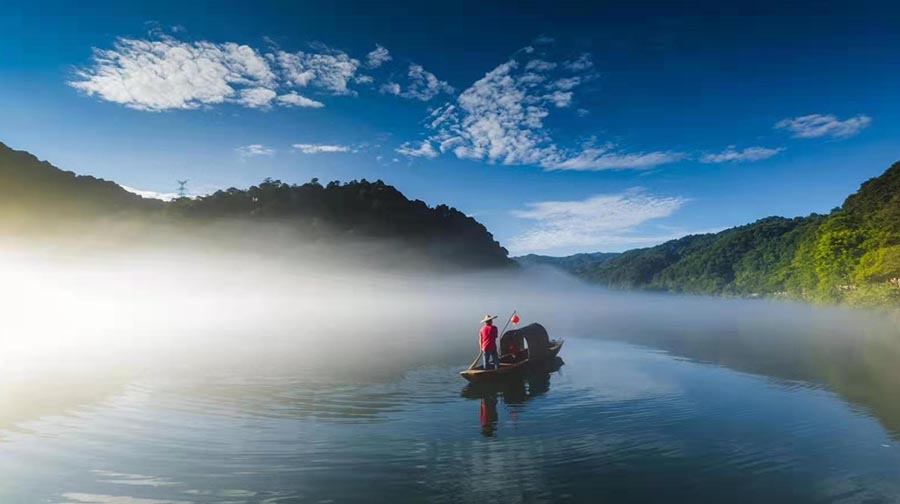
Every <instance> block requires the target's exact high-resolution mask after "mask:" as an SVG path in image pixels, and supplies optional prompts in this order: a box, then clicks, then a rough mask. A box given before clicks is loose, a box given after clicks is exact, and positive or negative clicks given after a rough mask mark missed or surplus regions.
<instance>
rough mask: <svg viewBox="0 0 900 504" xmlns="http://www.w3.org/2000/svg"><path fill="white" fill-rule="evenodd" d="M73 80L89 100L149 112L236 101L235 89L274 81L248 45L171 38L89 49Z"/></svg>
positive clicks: (264, 61) (272, 75)
mask: <svg viewBox="0 0 900 504" xmlns="http://www.w3.org/2000/svg"><path fill="white" fill-rule="evenodd" d="M77 76H78V78H77V79H76V80H73V81H71V82H69V83H68V84H69V85H70V86H72V87H74V88H76V89H79V90H81V91H83V92H85V93H87V94H88V95H90V96H97V97H99V98H101V99H103V100H106V101H110V102H114V103H119V104H122V105H125V106H126V107H130V108H134V109H138V110H149V111H155V112H156V111H162V110H168V109H195V108H198V107H201V106H207V105H214V104H220V103H224V102H227V101H232V102H238V103H241V98H236V97H237V96H238V94H239V91H238V89H239V88H240V89H244V88H250V89H254V88H255V89H258V88H266V87H271V86H273V85H274V82H275V80H276V76H275V74H274V73H273V72H272V69H271V68H270V67H269V64H268V62H267V61H266V59H265V58H264V57H262V55H260V54H259V53H258V52H257V51H256V50H254V49H253V48H251V47H248V46H245V45H238V44H235V43H231V42H229V43H224V44H215V43H212V42H203V41H201V42H192V43H188V42H181V41H178V40H176V39H174V38H171V37H161V38H160V39H159V40H136V39H127V38H120V39H118V40H117V41H116V42H115V44H114V47H113V49H109V50H100V49H95V50H94V55H93V64H92V65H91V66H90V67H88V68H85V69H81V70H80V71H79V72H78V74H77ZM253 103H256V102H253Z"/></svg>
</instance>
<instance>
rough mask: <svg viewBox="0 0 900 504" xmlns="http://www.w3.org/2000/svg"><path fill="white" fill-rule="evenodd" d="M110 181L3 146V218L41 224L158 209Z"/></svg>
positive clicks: (0, 184)
mask: <svg viewBox="0 0 900 504" xmlns="http://www.w3.org/2000/svg"><path fill="white" fill-rule="evenodd" d="M162 206H163V203H162V202H161V201H158V200H150V199H144V198H141V197H140V196H138V195H136V194H133V193H130V192H128V191H126V190H125V189H122V187H121V186H119V185H118V184H116V183H114V182H110V181H108V180H103V179H98V178H94V177H91V176H86V175H76V174H74V173H72V172H68V171H63V170H60V169H59V168H57V167H55V166H53V165H51V164H50V163H48V162H46V161H40V160H38V158H36V157H34V156H33V155H32V154H29V153H28V152H24V151H17V150H13V149H11V148H9V147H7V146H6V145H5V144H3V143H0V219H2V220H3V221H5V222H9V221H10V220H28V221H32V222H34V221H41V220H52V219H77V218H87V217H96V216H98V215H113V214H119V213H122V212H134V211H137V212H144V211H148V210H159V209H161V208H162Z"/></svg>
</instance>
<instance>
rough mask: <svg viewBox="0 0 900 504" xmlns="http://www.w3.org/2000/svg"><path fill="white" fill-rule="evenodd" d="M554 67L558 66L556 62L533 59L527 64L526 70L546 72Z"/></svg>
mask: <svg viewBox="0 0 900 504" xmlns="http://www.w3.org/2000/svg"><path fill="white" fill-rule="evenodd" d="M554 68H556V63H551V62H549V61H544V60H539V59H536V60H531V61H529V62H528V63H527V64H526V65H525V70H534V71H536V72H546V71H548V70H553V69H554Z"/></svg>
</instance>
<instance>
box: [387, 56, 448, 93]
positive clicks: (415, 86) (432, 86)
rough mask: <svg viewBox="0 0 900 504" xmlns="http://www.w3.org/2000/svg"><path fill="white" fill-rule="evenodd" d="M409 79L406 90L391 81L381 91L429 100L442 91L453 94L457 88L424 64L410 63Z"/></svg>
mask: <svg viewBox="0 0 900 504" xmlns="http://www.w3.org/2000/svg"><path fill="white" fill-rule="evenodd" d="M407 77H408V79H409V82H408V85H407V87H406V90H404V89H403V88H402V87H401V86H400V84H397V83H396V82H389V83H387V84H383V85H382V86H381V92H382V93H387V94H392V95H396V96H400V97H403V98H410V99H415V100H421V101H428V100H430V99H432V98H434V97H435V96H437V95H439V94H440V93H447V94H453V93H454V92H455V91H456V90H455V89H453V86H451V85H450V84H447V82H445V81H442V80H440V79H438V78H437V77H436V76H435V75H434V74H433V73H431V72H429V71H427V70H425V69H424V68H423V67H422V65H416V64H411V65H409V72H408V73H407Z"/></svg>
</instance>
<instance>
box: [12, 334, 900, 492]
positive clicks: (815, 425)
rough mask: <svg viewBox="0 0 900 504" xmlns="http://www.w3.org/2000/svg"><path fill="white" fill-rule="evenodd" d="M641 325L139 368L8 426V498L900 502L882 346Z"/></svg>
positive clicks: (899, 468)
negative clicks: (455, 347) (556, 350)
mask: <svg viewBox="0 0 900 504" xmlns="http://www.w3.org/2000/svg"><path fill="white" fill-rule="evenodd" d="M621 334H622V335H623V336H622V338H620V340H619V341H616V340H615V339H608V338H600V337H592V336H590V335H589V334H559V333H557V334H554V336H564V337H566V345H565V347H564V348H563V351H562V354H561V356H562V358H563V361H564V363H562V365H561V367H559V368H558V369H556V370H552V369H551V370H549V371H548V372H543V373H536V374H534V375H532V376H529V377H527V379H523V380H520V381H514V382H512V383H510V384H508V385H506V386H504V387H502V388H472V387H466V386H465V382H464V381H463V380H462V379H461V378H459V377H458V376H457V374H456V372H457V371H458V369H459V368H460V367H461V366H464V365H465V364H466V363H467V362H468V358H466V355H467V354H459V353H458V352H448V353H447V355H443V354H442V355H436V356H434V357H435V358H434V359H432V360H433V361H434V363H429V364H427V365H424V366H421V367H418V368H415V369H413V370H411V371H407V372H389V373H387V375H385V374H384V373H381V374H379V375H378V376H377V377H375V378H373V377H369V378H365V379H363V378H354V379H353V380H346V379H344V380H341V379H337V378H334V377H331V378H323V377H322V376H323V375H322V374H320V373H302V372H299V371H297V372H285V371H284V370H280V371H278V372H271V373H263V372H260V371H262V370H259V369H257V370H255V371H253V372H251V371H249V370H248V371H247V372H245V373H236V372H234V371H233V370H228V372H224V371H221V370H220V371H217V370H215V369H211V370H209V371H207V372H204V373H203V374H201V375H198V374H196V373H191V374H189V375H188V374H184V375H182V376H180V375H179V374H178V373H166V374H165V375H159V376H153V375H152V374H151V375H147V376H142V377H139V378H135V379H129V380H124V381H123V382H122V383H121V384H120V385H119V386H114V387H109V390H106V391H105V392H104V393H103V394H102V395H101V396H100V397H97V398H94V399H92V400H84V401H75V404H74V405H71V406H69V407H66V408H64V409H63V410H61V411H57V412H53V411H48V412H44V413H42V414H40V415H37V417H36V418H31V419H27V420H23V421H19V422H15V423H14V424H12V425H7V426H5V428H4V430H3V431H2V433H0V502H3V503H39V502H54V503H55V502H72V503H129V504H158V503H187V502H198V503H207V502H209V503H212V502H217V503H239V502H266V503H280V502H349V501H368V502H382V501H388V500H390V501H392V502H423V501H430V502H475V501H479V502H496V501H504V502H507V501H508V502H540V501H551V500H552V501H559V502H768V503H771V502H791V503H801V502H866V503H875V502H900V441H898V435H897V434H898V433H897V431H896V430H895V427H892V426H896V425H897V423H896V422H897V420H898V418H897V416H894V411H895V409H893V408H894V406H893V405H894V404H895V401H900V394H897V389H893V390H890V389H889V386H891V385H893V384H895V383H896V379H897V372H896V371H894V369H895V366H887V367H884V366H882V365H881V364H872V365H868V364H866V363H867V362H869V361H868V360H867V359H868V357H866V354H868V353H871V352H872V351H873V349H874V350H878V347H877V346H876V347H873V346H872V345H870V344H863V345H852V346H846V345H845V346H841V345H830V346H828V351H825V352H820V351H817V350H815V349H810V348H807V347H804V346H803V345H804V344H803V343H802V342H803V341H804V340H803V339H799V340H798V341H800V342H801V343H796V342H794V343H792V344H791V347H790V348H779V347H774V349H773V346H772V345H768V344H761V343H760V341H761V340H760V339H759V338H754V342H755V344H754V345H755V346H753V347H752V348H755V349H757V351H756V352H754V351H749V350H747V348H750V347H744V346H742V345H741V344H740V342H741V341H743V340H742V339H741V338H739V337H733V338H730V339H729V341H731V342H732V343H731V344H727V345H726V344H723V343H722V340H721V339H719V338H718V337H716V338H713V337H711V336H709V335H707V336H697V335H696V334H695V335H693V336H692V337H691V338H683V337H682V338H678V339H672V338H666V337H663V333H662V332H658V333H657V334H655V335H654V334H648V333H647V332H646V331H643V332H641V334H642V335H643V339H642V340H641V341H635V339H636V338H635V337H631V336H627V335H625V332H622V333H621ZM717 334H718V332H717ZM622 340H628V341H622ZM762 341H765V340H764V339H763V340H762ZM666 347H668V348H666ZM759 349H765V350H759ZM791 349H793V351H792V350H791ZM760 352H762V353H760ZM823 353H824V355H825V356H824V357H822V354H823ZM876 353H877V352H876ZM461 355H462V357H461ZM798 355H803V356H804V357H798ZM874 358H875V362H876V363H880V362H881V360H879V358H878V356H874ZM809 359H814V360H816V362H818V363H819V364H820V365H816V366H812V365H808V366H807V365H805V364H804V363H805V362H807V361H808V360H809ZM822 359H824V360H822ZM461 362H462V364H460V363H461ZM896 367H900V363H897V366H896ZM835 369H838V370H840V371H841V372H840V373H837V372H833V371H834V370H835ZM809 370H816V371H815V372H814V371H809ZM834 374H837V375H839V376H838V377H837V378H835V376H833V375H834ZM845 375H847V376H845ZM188 376H189V377H188ZM260 376H262V377H260ZM325 376H327V375H325ZM332 376H340V373H337V374H335V375H332ZM873 387H875V388H877V387H888V388H887V390H890V392H888V395H889V396H888V397H884V396H885V392H884V391H878V395H877V396H876V398H877V400H876V401H867V400H866V398H867V397H868V396H866V395H865V393H863V394H862V395H859V394H858V393H857V392H855V390H856V389H857V388H858V389H861V390H864V391H865V390H871V389H872V388H873Z"/></svg>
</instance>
